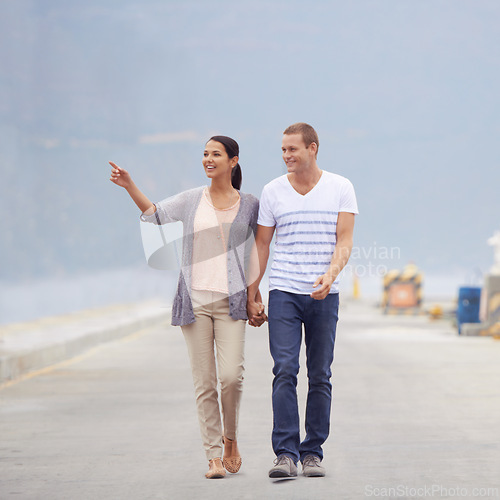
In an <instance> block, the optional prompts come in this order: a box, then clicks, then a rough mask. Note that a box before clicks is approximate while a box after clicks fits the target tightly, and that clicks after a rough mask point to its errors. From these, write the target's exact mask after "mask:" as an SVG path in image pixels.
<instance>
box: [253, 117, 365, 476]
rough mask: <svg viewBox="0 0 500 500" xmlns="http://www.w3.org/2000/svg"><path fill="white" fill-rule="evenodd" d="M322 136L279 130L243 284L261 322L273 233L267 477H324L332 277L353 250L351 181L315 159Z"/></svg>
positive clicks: (301, 128)
mask: <svg viewBox="0 0 500 500" xmlns="http://www.w3.org/2000/svg"><path fill="white" fill-rule="evenodd" d="M318 147H319V140H318V135H317V133H316V131H315V130H314V129H313V127H311V126H310V125H308V124H306V123H296V124H294V125H291V126H290V127H288V128H287V129H286V130H285V132H284V133H283V142H282V151H283V160H284V161H285V164H286V167H287V170H288V173H287V174H285V175H283V176H281V177H278V178H277V179H274V180H273V181H271V182H270V183H269V184H267V185H266V186H265V187H264V189H263V191H262V196H261V199H260V208H259V218H258V226H257V235H256V248H257V252H258V256H259V262H260V264H259V265H260V277H259V279H258V280H257V281H256V282H255V283H253V284H252V285H251V286H250V287H249V288H248V304H247V309H248V316H249V318H251V322H252V321H253V322H254V323H256V324H258V323H260V322H261V321H262V316H263V314H264V313H263V312H262V304H260V303H258V302H257V300H256V294H257V291H258V286H259V283H260V280H261V279H262V276H263V275H264V272H265V269H266V266H267V261H268V258H269V245H270V243H271V240H272V238H273V235H274V232H275V231H276V242H275V253H274V260H273V264H272V266H271V269H270V274H269V290H270V291H269V311H268V315H269V346H270V350H271V355H272V357H273V359H274V368H273V373H274V381H273V395H272V402H273V414H274V419H273V433H272V444H273V449H274V452H275V454H276V456H277V459H276V460H275V466H274V467H273V468H272V469H271V470H270V471H269V477H292V476H296V475H297V462H298V461H299V460H300V461H301V463H302V471H303V474H304V475H305V476H324V475H325V470H324V468H323V467H322V466H321V460H322V459H323V450H322V447H321V446H322V445H323V443H324V442H325V441H326V439H327V437H328V434H329V430H330V408H331V398H332V386H331V382H330V377H331V364H332V362H333V349H334V344H335V330H336V326H337V319H338V304H339V298H338V291H339V290H338V281H337V276H338V275H339V273H340V271H341V270H342V269H343V268H344V266H345V265H346V263H347V261H348V259H349V256H350V254H351V250H352V238H353V236H352V235H353V229H354V215H355V214H357V213H358V209H357V203H356V196H355V193H354V188H353V186H352V184H351V183H350V182H349V180H347V179H346V178H345V177H341V176H340V175H336V174H332V173H330V172H326V171H323V170H321V169H320V168H319V166H318V164H317V154H318ZM302 325H304V334H305V345H306V357H307V375H308V379H309V389H308V394H307V406H306V421H305V428H306V436H305V439H304V440H303V441H302V442H301V441H300V429H299V412H298V404H297V390H296V387H297V374H298V371H299V354H300V346H301V341H302Z"/></svg>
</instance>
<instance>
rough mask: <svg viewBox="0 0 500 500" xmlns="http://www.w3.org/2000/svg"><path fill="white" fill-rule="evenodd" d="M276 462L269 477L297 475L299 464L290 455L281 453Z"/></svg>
mask: <svg viewBox="0 0 500 500" xmlns="http://www.w3.org/2000/svg"><path fill="white" fill-rule="evenodd" d="M274 464H275V465H274V467H273V468H272V469H271V470H270V471H269V477H295V476H296V475H297V466H296V465H295V464H294V463H293V460H292V459H291V458H290V457H289V456H288V455H280V456H279V457H278V458H277V459H276V460H275V461H274Z"/></svg>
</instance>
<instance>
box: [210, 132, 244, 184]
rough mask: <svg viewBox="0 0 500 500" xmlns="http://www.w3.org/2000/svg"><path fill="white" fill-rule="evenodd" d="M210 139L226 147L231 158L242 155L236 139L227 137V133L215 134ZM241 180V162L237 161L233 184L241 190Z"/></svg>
mask: <svg viewBox="0 0 500 500" xmlns="http://www.w3.org/2000/svg"><path fill="white" fill-rule="evenodd" d="M208 140H209V141H216V142H220V143H221V144H222V145H223V146H224V147H225V148H226V153H227V155H228V156H229V158H234V157H235V156H240V147H239V146H238V143H237V142H236V141H235V140H234V139H231V137H227V136H225V135H214V136H213V137H210V139H208ZM241 180H242V176H241V167H240V164H239V163H237V164H236V166H235V167H233V171H232V172H231V184H232V185H233V187H234V189H237V190H238V191H239V190H240V188H241Z"/></svg>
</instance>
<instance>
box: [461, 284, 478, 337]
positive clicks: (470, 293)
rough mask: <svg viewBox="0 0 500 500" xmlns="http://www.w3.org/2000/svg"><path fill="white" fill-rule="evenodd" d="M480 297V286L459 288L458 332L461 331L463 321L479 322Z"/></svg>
mask: <svg viewBox="0 0 500 500" xmlns="http://www.w3.org/2000/svg"><path fill="white" fill-rule="evenodd" d="M480 299H481V288H480V287H478V286H463V287H460V288H459V289H458V309H457V323H458V333H460V331H461V327H462V323H479V302H480Z"/></svg>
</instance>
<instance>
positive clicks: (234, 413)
mask: <svg viewBox="0 0 500 500" xmlns="http://www.w3.org/2000/svg"><path fill="white" fill-rule="evenodd" d="M191 298H192V301H193V308H194V314H195V317H196V321H195V322H194V323H191V324H189V325H185V326H183V327H182V332H183V333H184V338H185V339H186V344H187V348H188V352H189V358H190V361H191V369H192V372H193V382H194V390H195V396H196V406H197V408H198V420H199V422H200V432H201V438H202V440H203V446H204V448H205V453H206V455H207V458H208V460H211V459H212V458H216V457H222V435H224V436H226V437H227V438H229V439H236V434H237V428H238V412H239V406H240V400H241V393H242V389H243V370H244V368H243V363H244V348H245V321H242V320H234V319H232V318H231V317H230V316H229V300H228V298H227V295H224V294H221V293H217V292H210V291H200V290H193V292H192V296H191ZM214 345H215V348H216V354H215V353H214ZM216 357H217V368H216ZM217 375H218V379H219V382H220V392H221V397H220V400H221V405H222V420H223V425H224V434H223V433H222V428H221V412H220V409H219V399H218V392H217Z"/></svg>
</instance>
